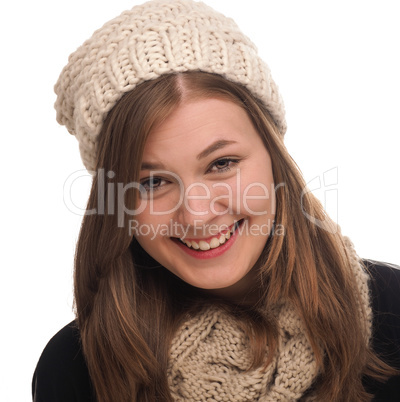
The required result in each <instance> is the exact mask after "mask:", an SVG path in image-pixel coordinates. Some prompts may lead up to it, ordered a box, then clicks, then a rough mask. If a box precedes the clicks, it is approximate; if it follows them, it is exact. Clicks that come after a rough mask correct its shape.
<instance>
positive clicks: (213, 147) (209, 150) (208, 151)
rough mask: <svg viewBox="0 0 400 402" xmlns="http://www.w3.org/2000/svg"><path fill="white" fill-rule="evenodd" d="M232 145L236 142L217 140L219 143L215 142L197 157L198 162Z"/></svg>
mask: <svg viewBox="0 0 400 402" xmlns="http://www.w3.org/2000/svg"><path fill="white" fill-rule="evenodd" d="M230 144H236V141H228V140H217V141H215V142H213V143H212V144H211V145H209V146H208V147H207V148H206V149H204V150H203V151H201V152H200V153H199V154H198V155H197V159H198V160H200V159H203V158H205V157H207V156H208V155H210V154H212V153H213V152H215V151H218V149H221V148H224V147H226V146H227V145H230Z"/></svg>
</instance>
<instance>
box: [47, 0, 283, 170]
mask: <svg viewBox="0 0 400 402" xmlns="http://www.w3.org/2000/svg"><path fill="white" fill-rule="evenodd" d="M192 70H200V71H205V72H209V73H215V74H220V75H222V76H224V77H225V78H227V79H228V80H231V81H234V82H237V83H240V84H242V85H244V86H246V87H247V88H248V89H249V90H250V91H251V92H252V93H253V94H254V95H255V96H256V97H257V98H259V99H260V100H261V101H262V102H264V104H265V106H266V107H267V109H268V110H269V112H270V114H271V116H272V117H273V119H274V120H275V122H276V124H277V127H278V129H279V131H280V132H281V134H282V136H283V135H284V133H285V131H286V121H285V111H284V105H283V101H282V98H281V96H280V94H279V92H278V88H277V86H276V84H275V83H274V81H273V80H272V77H271V73H270V70H269V68H268V66H267V65H266V64H265V63H264V62H263V61H262V60H261V59H260V58H259V56H258V54H257V49H256V47H255V46H254V44H253V43H252V42H251V41H250V40H249V39H248V38H247V37H246V36H244V35H243V34H242V32H241V31H240V30H239V28H238V26H237V25H236V24H235V22H234V21H233V20H232V19H230V18H226V17H225V16H223V15H222V14H220V13H218V12H216V11H214V10H213V9H212V8H210V7H208V6H206V5H205V4H204V3H201V2H195V1H192V0H175V1H174V0H156V1H149V2H147V3H145V4H143V5H140V6H136V7H134V8H133V9H132V10H130V11H125V12H124V13H122V14H121V15H120V16H119V17H117V18H115V19H113V20H111V21H109V22H108V23H106V24H105V25H104V26H103V27H102V28H100V29H99V30H97V31H96V32H95V33H94V34H93V36H92V37H91V38H90V39H88V40H87V41H86V42H85V43H84V44H83V45H82V46H81V47H79V48H78V49H77V50H76V51H75V52H74V53H73V54H71V56H70V57H69V62H68V64H67V65H66V66H65V67H64V69H63V71H62V72H61V75H60V77H59V79H58V81H57V83H56V85H55V92H56V94H57V95H58V97H57V101H56V103H55V108H56V111H57V121H58V122H59V123H60V124H63V125H65V126H66V127H67V129H68V131H69V132H70V133H71V134H73V135H76V137H77V139H78V141H79V148H80V152H81V156H82V160H83V163H84V165H85V166H86V168H87V169H88V170H93V169H94V168H95V163H96V144H97V138H98V134H99V132H100V130H101V127H102V124H103V121H104V119H105V117H106V115H107V113H108V112H109V111H110V110H111V109H112V107H113V106H114V105H115V104H116V103H117V102H118V100H119V99H120V98H121V97H122V95H123V94H124V93H125V92H128V91H131V90H132V89H134V88H135V87H136V86H137V85H138V84H140V83H142V82H144V81H147V80H152V79H155V78H157V77H159V76H161V75H163V74H167V73H174V72H184V71H192Z"/></svg>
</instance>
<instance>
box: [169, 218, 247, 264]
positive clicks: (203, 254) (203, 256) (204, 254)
mask: <svg viewBox="0 0 400 402" xmlns="http://www.w3.org/2000/svg"><path fill="white" fill-rule="evenodd" d="M240 226H241V224H240V225H239V226H238V227H237V228H236V230H235V231H234V232H233V234H232V235H231V237H230V238H229V240H227V241H226V242H225V243H224V244H222V245H220V246H219V247H217V248H212V249H210V250H206V251H203V250H202V251H196V250H194V249H192V248H189V247H187V246H185V245H184V244H183V243H182V242H181V241H180V240H178V239H174V240H173V242H174V243H175V244H176V245H177V246H178V247H179V248H180V249H181V250H182V251H184V252H185V253H186V254H188V255H190V256H191V257H194V258H196V259H199V260H207V259H209V258H216V257H219V256H221V255H222V254H224V253H226V252H227V251H228V250H229V249H230V248H231V247H232V246H233V244H234V243H235V241H236V239H237V237H238V229H239V227H240Z"/></svg>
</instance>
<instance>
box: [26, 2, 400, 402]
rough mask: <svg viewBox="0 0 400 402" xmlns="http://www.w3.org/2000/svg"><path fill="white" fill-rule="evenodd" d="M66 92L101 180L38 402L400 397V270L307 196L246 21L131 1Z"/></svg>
mask: <svg viewBox="0 0 400 402" xmlns="http://www.w3.org/2000/svg"><path fill="white" fill-rule="evenodd" d="M56 93H57V95H58V98H57V102H56V109H57V118H58V121H59V122H60V123H61V124H64V125H66V127H67V128H68V130H69V131H70V132H71V133H72V134H74V135H76V136H77V139H78V140H79V145H80V151H81V155H82V159H83V161H84V164H85V166H86V167H87V168H88V170H89V171H91V172H92V174H93V186H92V190H91V195H90V198H89V202H88V207H87V214H86V216H85V218H84V220H83V224H82V228H81V233H80V238H79V242H78V246H77V251H76V261H75V304H76V320H75V321H74V322H73V323H71V324H69V325H68V326H66V327H65V328H64V329H62V330H61V331H60V332H59V333H58V334H57V335H55V337H54V338H53V339H52V340H51V341H50V342H49V344H48V345H47V347H46V349H45V350H44V352H43V354H42V357H41V358H40V360H39V363H38V366H37V369H36V371H35V374H34V379H33V398H34V400H35V401H61V400H65V401H71V400H78V401H87V400H98V401H135V400H136V401H156V400H157V401H173V400H177V401H183V400H188V401H209V400H222V401H255V400H259V401H288V400H326V401H364V400H370V399H371V397H372V395H374V398H375V400H391V399H392V400H397V399H398V397H399V396H400V386H399V382H400V381H399V377H398V375H399V372H398V371H396V369H400V352H399V344H400V341H399V339H400V310H399V309H400V308H399V306H400V300H399V296H398V289H399V286H400V271H398V270H397V269H396V268H394V267H390V266H387V265H384V264H379V263H375V262H371V261H363V260H361V259H359V258H358V256H357V255H356V253H355V251H354V249H353V247H352V244H351V242H350V241H349V240H348V239H347V238H345V237H343V236H342V235H341V233H340V231H339V230H338V228H337V226H336V225H335V224H334V222H332V221H331V220H330V219H329V218H328V217H327V216H326V214H325V213H324V211H323V209H322V207H321V205H320V203H319V202H318V201H317V200H316V199H315V198H314V197H313V196H312V194H311V193H309V192H305V191H304V189H305V183H304V181H303V179H302V177H301V175H300V173H299V171H298V169H297V167H296V165H295V163H294V162H293V161H292V159H291V158H290V156H289V154H288V152H287V150H286V148H285V146H284V143H283V136H284V134H285V130H286V123H285V117H284V107H283V102H282V100H281V97H280V95H279V93H278V89H277V87H276V85H275V83H274V82H273V80H272V78H271V75H270V72H269V69H268V67H267V66H266V65H265V64H264V63H263V62H262V61H261V60H260V59H259V57H258V56H257V52H256V50H255V48H254V46H253V44H252V43H251V42H250V41H249V40H248V39H247V38H246V37H245V36H243V34H242V33H241V32H240V31H239V30H238V28H237V26H236V25H235V24H234V22H233V21H232V20H230V19H227V18H225V17H224V16H222V15H220V14H218V13H216V12H215V11H213V10H212V9H210V8H209V7H207V6H205V5H204V4H202V3H197V2H193V1H191V0H176V1H171V0H168V1H167V0H164V1H163V0H161V1H150V2H148V3H145V4H144V5H142V6H138V7H134V8H133V9H132V10H131V11H128V12H125V13H123V14H122V15H121V16H120V17H118V18H116V19H114V20H112V21H110V22H109V23H107V24H106V25H104V26H103V27H102V28H101V29H100V30H98V31H97V32H95V33H94V35H93V36H92V38H91V39H89V40H88V41H86V42H85V43H84V44H83V45H82V47H80V48H79V49H78V50H77V51H76V52H75V53H74V54H72V55H71V57H70V59H69V63H68V65H67V66H66V67H65V68H64V70H63V72H62V73H61V76H60V78H59V81H58V83H57V84H56ZM382 289H384V290H385V292H383V291H382ZM387 313H390V315H388V314H387ZM390 398H391V399H390Z"/></svg>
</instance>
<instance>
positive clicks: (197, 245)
mask: <svg viewBox="0 0 400 402" xmlns="http://www.w3.org/2000/svg"><path fill="white" fill-rule="evenodd" d="M236 228H237V225H236V224H235V225H233V226H232V228H231V230H230V231H229V230H228V231H227V232H226V233H224V234H221V235H220V236H219V237H213V238H212V239H211V240H210V242H209V243H208V242H206V241H205V240H199V242H196V241H194V240H183V239H181V241H182V242H183V243H184V244H186V246H187V247H189V248H193V249H194V250H199V249H200V250H202V251H207V250H210V249H212V248H217V247H219V246H220V245H222V244H224V243H225V242H226V241H227V240H229V239H230V237H231V235H232V234H233V232H234V231H235V229H236Z"/></svg>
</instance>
